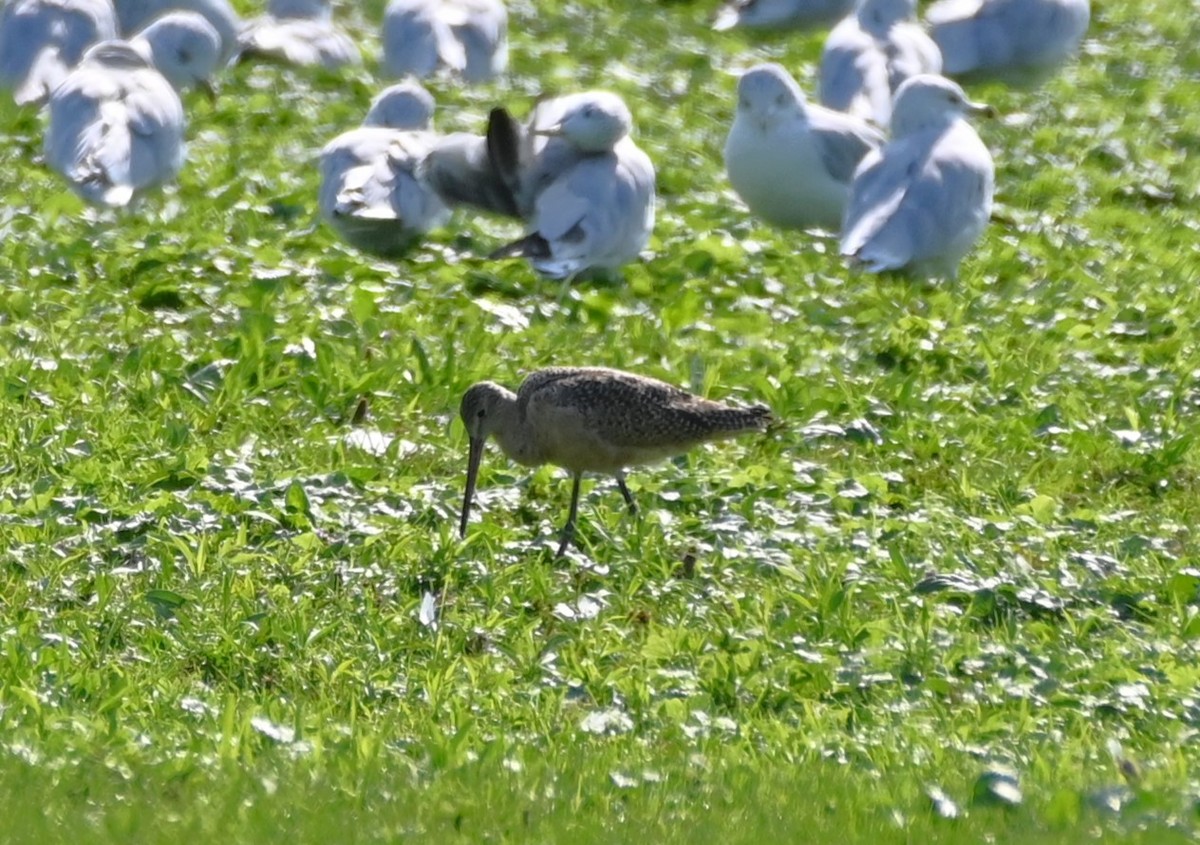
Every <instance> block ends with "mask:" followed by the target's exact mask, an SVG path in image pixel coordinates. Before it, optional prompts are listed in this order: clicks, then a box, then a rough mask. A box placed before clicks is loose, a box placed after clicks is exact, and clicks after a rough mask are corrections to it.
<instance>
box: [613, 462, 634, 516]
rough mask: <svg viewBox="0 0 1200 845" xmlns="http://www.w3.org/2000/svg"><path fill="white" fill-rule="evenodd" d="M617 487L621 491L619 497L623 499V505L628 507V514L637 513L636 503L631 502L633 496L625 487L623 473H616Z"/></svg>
mask: <svg viewBox="0 0 1200 845" xmlns="http://www.w3.org/2000/svg"><path fill="white" fill-rule="evenodd" d="M617 487H618V488H620V490H621V495H622V496H624V497H625V504H627V505H628V506H629V512H630V513H637V502H635V501H634V500H633V494H632V493H630V492H629V488H628V487H626V486H625V473H624V472H623V471H622V472H618V473H617Z"/></svg>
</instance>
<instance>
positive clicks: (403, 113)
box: [363, 80, 434, 130]
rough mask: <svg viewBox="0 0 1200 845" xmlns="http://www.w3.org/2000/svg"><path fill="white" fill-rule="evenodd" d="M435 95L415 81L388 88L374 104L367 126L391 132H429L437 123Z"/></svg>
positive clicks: (373, 101) (378, 95)
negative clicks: (431, 126)
mask: <svg viewBox="0 0 1200 845" xmlns="http://www.w3.org/2000/svg"><path fill="white" fill-rule="evenodd" d="M433 109H434V102H433V95H432V94H430V93H429V92H428V91H427V90H425V86H424V85H422V84H421V83H420V82H417V81H415V80H406V81H404V82H399V83H397V84H395V85H392V86H389V87H387V88H384V89H383V90H382V91H380V92H379V94H377V95H376V97H375V99H374V100H372V101H371V108H370V109H369V110H368V111H367V116H366V118H365V119H364V120H363V126H384V127H387V128H388V129H409V130H417V129H428V128H429V124H430V123H431V122H432V121H433Z"/></svg>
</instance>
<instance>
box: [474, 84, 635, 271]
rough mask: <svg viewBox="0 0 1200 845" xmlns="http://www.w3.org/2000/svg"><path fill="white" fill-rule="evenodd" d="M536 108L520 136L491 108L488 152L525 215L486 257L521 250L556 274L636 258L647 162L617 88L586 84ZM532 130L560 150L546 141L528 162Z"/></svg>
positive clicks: (534, 135) (611, 267)
mask: <svg viewBox="0 0 1200 845" xmlns="http://www.w3.org/2000/svg"><path fill="white" fill-rule="evenodd" d="M535 115H536V118H537V120H538V121H542V120H543V119H546V120H548V122H546V123H541V122H539V123H537V124H535V127H534V128H532V129H530V130H528V131H527V132H526V133H525V134H524V135H523V134H522V133H521V132H520V128H519V127H518V126H517V124H516V122H515V121H512V120H511V119H507V120H506V118H507V112H503V111H500V112H496V111H493V114H492V120H490V121H489V126H488V138H487V143H488V153H489V160H490V162H491V164H492V166H493V168H494V170H495V173H496V174H497V175H498V176H499V179H500V181H502V182H503V183H505V184H507V185H508V186H509V189H510V196H511V197H512V207H513V209H514V210H516V211H517V212H518V214H519V215H520V216H522V217H523V218H525V219H526V220H527V223H528V234H527V235H526V236H525V237H523V238H521V239H519V240H517V241H514V242H513V243H510V244H507V245H505V246H503V247H501V248H500V249H498V250H496V251H495V252H493V253H492V254H491V255H490V256H489V257H490V258H514V257H523V258H527V259H529V261H530V262H531V263H532V264H533V267H534V269H535V270H537V271H538V272H539V273H541V274H542V275H544V276H549V277H550V278H555V279H570V278H572V277H574V276H576V275H577V274H579V273H582V272H584V271H587V270H615V269H617V268H618V267H620V266H622V265H624V264H628V263H629V262H631V261H633V260H634V259H636V258H637V256H638V253H639V252H641V250H642V249H643V248H644V247H645V246H646V242H647V241H648V240H649V239H650V233H651V231H653V229H654V201H655V192H654V165H653V164H652V163H651V162H650V158H649V157H648V156H647V155H646V154H645V153H644V152H642V150H641V149H640V148H639V147H638V146H637V144H635V143H634V142H633V140H632V139H631V138H630V137H629V133H630V130H631V129H632V127H633V116H632V115H631V114H630V112H629V107H628V106H626V105H625V102H624V100H622V99H621V98H620V97H618V96H617V95H616V94H613V93H610V92H608V91H588V92H584V93H581V94H574V95H569V96H567V97H560V98H558V99H557V100H554V101H552V102H551V103H549V104H545V106H544V107H542V108H539V109H537V110H536V111H535ZM530 138H533V139H537V138H547V139H549V140H550V141H554V142H557V143H555V144H554V147H553V148H554V149H555V150H557V151H558V152H556V153H553V154H549V153H546V151H547V150H548V149H550V148H551V147H550V144H549V143H547V144H545V145H544V146H542V147H541V152H542V153H543V155H540V156H539V155H537V154H536V153H535V154H534V158H533V159H532V161H530V160H529V159H528V158H527V157H526V154H527V153H528V148H527V147H526V142H527V141H528V139H530ZM534 149H535V150H536V147H535V148H534ZM531 164H532V167H530V165H531ZM526 209H528V210H529V213H528V214H527V215H526V214H524V212H525V211H526Z"/></svg>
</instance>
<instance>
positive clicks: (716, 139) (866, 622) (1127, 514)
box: [0, 0, 1200, 845]
mask: <svg viewBox="0 0 1200 845" xmlns="http://www.w3.org/2000/svg"><path fill="white" fill-rule="evenodd" d="M1182 5H1183V6H1184V7H1186V9H1184V8H1181V4H1179V3H1178V2H1177V1H1176V0H1147V2H1144V3H1143V2H1135V0H1099V2H1097V3H1096V8H1095V9H1094V13H1093V25H1092V30H1091V32H1090V34H1089V38H1088V41H1087V43H1086V45H1085V50H1084V53H1083V55H1082V56H1081V58H1080V60H1079V62H1078V63H1076V64H1075V65H1073V66H1071V67H1069V68H1068V69H1067V70H1066V71H1065V72H1064V73H1063V74H1061V75H1060V76H1059V77H1057V78H1055V79H1054V80H1052V81H1051V82H1049V83H1048V84H1047V85H1045V86H1044V87H1043V88H1041V89H1037V90H1033V91H1014V90H1009V89H1006V88H1003V87H999V86H992V87H977V88H974V89H972V90H971V92H970V93H971V94H972V95H973V96H975V97H976V98H977V99H985V100H987V101H989V102H991V103H992V104H993V105H995V106H996V107H997V108H999V109H1000V111H1001V112H1002V114H1003V117H1002V118H1001V119H1000V120H998V121H994V122H989V123H983V124H981V125H980V127H979V128H980V133H981V135H982V137H983V138H984V140H985V141H986V143H987V144H988V145H989V147H990V148H991V149H992V150H993V152H994V154H995V156H996V159H997V180H996V181H997V188H998V194H997V201H998V209H997V215H996V219H995V220H994V221H993V223H992V225H991V226H990V228H989V229H988V231H987V233H986V235H985V237H984V239H983V241H982V242H981V244H980V246H979V247H978V248H977V249H976V250H975V251H974V252H973V253H972V255H971V256H969V257H968V259H967V261H966V262H965V263H964V265H963V268H962V277H961V279H960V281H959V282H958V283H957V284H954V285H948V286H944V287H940V288H926V287H921V286H916V285H912V284H909V283H906V282H903V281H899V280H894V279H876V278H873V277H869V276H864V275H859V274H856V273H854V272H851V271H848V270H847V269H845V268H844V267H843V266H842V264H841V262H840V261H838V260H836V258H834V257H833V256H831V254H830V253H832V252H836V250H835V247H834V244H833V242H831V241H828V240H824V241H823V240H819V239H814V238H812V237H809V236H806V235H802V234H795V233H780V232H775V231H772V230H769V229H766V228H763V227H759V226H757V225H755V223H754V222H753V221H752V220H750V219H749V218H748V216H747V214H746V212H745V209H744V208H743V207H742V206H741V205H740V204H739V203H738V202H737V200H736V199H735V198H734V197H733V195H732V193H731V192H730V189H729V187H728V185H727V183H726V182H725V180H724V177H723V175H722V167H721V162H720V151H721V147H722V145H723V142H724V136H725V132H726V130H727V127H728V124H729V121H730V118H731V111H732V103H733V99H734V98H733V88H734V85H735V81H736V80H735V75H734V74H735V72H736V71H737V70H739V69H742V68H744V67H746V66H748V65H749V64H752V63H753V62H755V61H758V60H761V59H766V58H771V59H776V60H779V61H782V62H784V63H785V64H786V65H787V66H788V67H789V68H792V69H793V70H794V71H796V72H797V74H798V75H799V76H800V77H801V80H802V82H803V83H804V84H805V86H806V87H807V88H808V89H809V90H812V84H811V83H812V72H813V66H814V63H815V61H816V59H817V57H818V55H819V52H820V43H821V39H820V36H819V35H814V36H812V37H805V36H802V35H801V36H792V37H789V38H768V39H766V40H758V39H753V38H749V37H745V36H742V35H740V34H722V35H718V34H716V33H711V32H709V31H708V30H707V28H706V16H707V15H708V14H710V12H711V10H710V9H709V8H707V7H704V6H702V5H700V4H699V3H693V4H689V3H635V2H627V3H621V4H602V3H599V2H581V3H572V4H564V3H560V2H553V1H551V2H539V3H537V4H533V3H529V2H524V3H521V4H518V5H514V6H513V7H512V17H513V20H512V29H513V35H512V40H513V46H512V54H513V65H514V67H513V73H512V74H511V76H510V77H509V78H508V79H507V80H506V81H505V82H502V83H500V84H498V85H496V86H494V87H492V88H482V89H476V90H472V91H462V90H458V89H456V87H455V86H453V85H451V84H448V83H443V84H434V85H432V86H431V88H432V90H433V91H434V93H435V95H436V96H437V98H438V102H439V105H440V112H439V115H438V117H437V120H438V123H439V126H440V127H441V128H442V129H445V130H450V129H457V128H465V129H472V130H478V129H480V128H481V126H482V123H483V121H484V119H485V116H486V113H487V109H488V108H489V107H490V106H491V105H492V104H494V103H496V102H506V103H509V104H511V105H513V106H514V107H515V108H516V109H518V110H521V109H522V108H523V107H524V105H525V104H526V103H529V102H531V101H532V98H533V97H534V96H536V95H537V94H538V93H539V92H542V91H550V92H565V91H569V90H573V89H578V88H584V87H594V86H604V87H608V88H612V89H614V90H617V91H619V92H620V93H621V94H623V95H624V96H625V97H626V99H627V101H628V102H629V103H630V105H631V107H632V109H633V111H634V114H635V117H636V120H637V130H636V134H637V138H638V140H639V142H640V143H641V144H642V146H643V147H644V148H645V149H646V150H647V151H648V153H649V154H650V156H651V157H652V158H653V159H654V161H655V162H656V164H657V166H658V169H659V173H658V179H659V190H660V206H659V222H658V226H657V229H656V234H655V237H654V239H653V240H652V242H651V246H650V250H649V255H648V256H647V260H646V261H644V262H643V263H641V264H638V265H635V266H631V267H629V268H628V269H627V271H626V273H625V278H624V281H623V282H621V283H615V282H590V283H582V284H579V285H577V286H575V287H572V288H569V289H565V290H564V289H561V288H560V286H559V285H558V284H557V283H548V282H543V281H540V280H538V279H537V278H536V277H535V276H534V275H533V274H532V273H531V272H530V271H529V270H528V268H526V267H525V266H524V265H523V264H521V263H519V262H505V263H501V264H489V263H487V262H485V261H483V260H482V259H481V258H480V257H479V256H481V255H483V254H486V253H487V252H488V251H489V250H490V249H492V248H493V247H495V246H496V245H498V244H500V243H501V242H502V241H503V240H504V239H505V238H509V237H513V236H515V235H517V234H519V230H518V229H516V228H514V227H513V226H511V225H509V224H507V223H505V222H502V221H495V220H484V219H478V218H472V217H470V216H469V215H461V216H458V217H456V218H455V220H454V222H453V223H452V225H451V226H450V227H448V228H447V229H446V230H444V231H441V232H438V233H436V234H434V235H433V236H432V237H431V238H430V239H429V241H428V242H427V243H425V244H423V245H421V246H419V247H418V248H417V249H415V250H414V251H413V253H412V254H411V255H410V256H408V257H406V258H405V259H403V260H401V261H398V262H395V263H390V262H381V261H376V260H372V259H369V258H367V257H364V256H363V255H360V254H358V253H356V252H354V251H352V250H350V249H348V248H343V247H341V246H339V245H338V244H337V243H336V242H335V241H334V239H333V237H332V235H331V233H330V232H329V231H328V229H326V228H325V227H323V226H321V225H319V223H318V222H317V220H316V218H315V207H316V201H315V197H316V184H317V175H316V168H315V157H316V153H317V151H318V150H319V149H320V147H321V145H322V144H323V143H324V142H325V141H326V140H328V139H329V138H331V137H332V136H333V135H335V134H337V133H338V132H340V131H342V130H344V129H346V128H349V127H350V126H352V125H355V124H356V123H357V122H358V121H359V120H360V119H361V116H362V115H363V114H364V112H365V110H366V107H367V103H368V100H369V99H370V96H371V94H372V93H373V92H374V91H375V90H376V89H377V88H378V87H379V85H380V82H379V81H378V80H376V79H375V78H374V77H373V76H372V73H371V70H372V68H373V62H368V64H367V66H366V68H365V69H357V70H351V71H347V72H345V73H343V74H330V73H302V72H294V71H289V70H283V69H278V68H272V67H238V68H235V69H233V70H232V71H231V72H230V73H229V74H228V76H227V77H226V78H225V79H223V80H222V96H221V97H220V98H219V100H218V101H217V102H216V103H215V104H211V105H210V104H209V103H208V102H206V101H204V100H203V98H202V97H195V98H190V99H189V100H188V103H187V105H188V108H189V113H190V116H191V120H190V129H189V138H190V152H189V161H188V164H187V167H186V169H185V171H184V173H183V174H182V176H181V178H180V180H179V183H178V185H177V186H173V187H171V188H169V189H168V190H167V191H166V192H165V193H163V194H161V195H156V196H152V197H150V198H148V199H147V200H146V201H145V202H143V203H142V204H141V205H140V206H139V207H137V208H136V209H134V210H133V211H131V212H128V213H125V214H120V215H112V216H109V215H97V214H95V213H94V212H91V211H89V210H87V209H86V208H84V207H83V205H82V204H81V203H80V202H79V201H77V200H76V199H75V198H74V197H73V196H72V195H70V194H69V192H68V191H67V190H66V188H65V187H64V186H63V184H62V183H60V182H59V181H58V179H57V178H56V177H54V176H53V174H51V173H49V172H48V171H47V170H46V169H45V167H44V165H43V164H42V163H41V161H40V144H41V140H40V139H41V127H40V123H39V119H38V117H37V116H36V115H35V114H33V113H30V112H28V111H19V110H17V109H16V108H15V107H13V106H12V104H11V102H8V101H7V100H5V101H4V102H2V103H0V133H2V136H3V142H2V143H0V191H2V192H3V197H4V202H3V204H2V206H0V818H2V819H3V822H2V823H0V841H11V842H39V843H41V842H55V841H70V842H72V843H75V844H76V845H82V843H92V842H97V843H101V842H114V843H116V842H120V843H131V842H164V843H167V842H171V843H174V842H179V841H186V838H187V837H190V838H191V841H195V842H217V841H222V842H278V841H289V842H329V841H342V842H391V841H396V840H399V839H405V838H415V839H421V838H425V839H428V840H430V841H451V840H457V839H460V838H461V839H463V840H466V841H478V840H485V841H493V842H496V841H545V842H565V841H572V842H614V841H630V840H634V839H643V840H645V841H649V842H658V841H664V842H666V841H689V842H711V841H724V842H752V841H753V842H761V841H764V838H765V837H774V838H775V839H776V840H778V841H786V842H829V841H832V840H834V839H836V840H838V841H843V842H922V843H924V842H980V841H996V842H1021V843H1029V842H1048V843H1049V842H1053V843H1060V842H1071V841H1141V842H1155V843H1157V842H1173V841H1187V840H1190V839H1191V838H1192V837H1195V836H1196V835H1197V830H1198V821H1200V773H1198V771H1197V764H1198V763H1200V740H1198V731H1200V659H1198V658H1200V655H1198V649H1197V643H1198V641H1200V559H1198V557H1200V556H1198V553H1197V549H1198V543H1197V532H1196V526H1197V524H1200V477H1198V475H1197V473H1198V470H1200V459H1198V456H1197V450H1196V434H1197V423H1196V417H1197V413H1198V411H1200V384H1198V377H1200V348H1198V346H1197V341H1196V335H1195V326H1196V325H1198V324H1200V295H1198V293H1197V281H1198V276H1200V272H1198V269H1197V268H1200V255H1198V251H1197V244H1198V242H1200V237H1198V235H1197V224H1196V220H1197V217H1196V207H1197V206H1196V201H1197V192H1198V186H1200V112H1198V111H1197V109H1196V106H1195V104H1196V103H1197V102H1198V101H1200V54H1197V52H1196V51H1195V49H1194V44H1195V43H1196V36H1197V25H1196V22H1195V14H1194V11H1195V10H1194V8H1192V6H1193V4H1188V3H1185V4H1182ZM381 7H382V3H381V2H379V0H376V2H372V3H368V4H365V6H364V11H363V12H362V13H361V15H362V16H361V17H358V18H354V17H351V21H352V22H356V24H357V26H358V28H359V30H360V31H361V32H363V33H367V34H368V36H369V37H370V38H371V39H372V40H371V42H370V43H371V44H374V40H373V38H374V22H375V21H378V19H379V14H380V11H381ZM535 7H536V12H535ZM243 10H248V9H246V8H245V7H243ZM355 14H360V13H358V12H355ZM567 47H569V48H570V52H569V53H568V52H566V48H567ZM551 364H589V365H606V366H615V367H621V368H625V369H630V370H635V371H637V372H641V373H645V374H648V375H652V376H657V377H660V378H664V379H667V380H670V381H673V382H676V383H680V384H684V385H687V386H689V387H691V388H693V389H695V390H697V391H699V392H702V393H704V394H706V395H709V396H712V397H715V398H722V399H725V398H728V399H731V400H732V401H741V402H765V403H767V404H769V405H770V406H771V407H772V408H773V409H774V410H775V412H776V414H777V415H778V416H779V417H781V418H782V419H783V420H784V421H785V423H786V424H785V425H784V426H782V427H781V428H780V429H779V430H778V431H774V432H772V433H771V434H770V435H768V436H766V437H761V438H753V437H751V438H746V439H742V440H739V441H737V442H733V443H727V444H722V445H720V446H715V447H711V448H706V449H699V450H696V451H695V452H693V453H692V454H690V455H689V456H687V457H686V458H681V459H679V460H676V461H673V462H670V463H667V464H664V465H662V466H658V467H653V468H648V469H645V470H641V471H636V472H634V473H632V474H631V476H630V486H631V488H632V489H633V492H634V494H635V495H636V496H637V497H638V499H639V501H640V503H641V505H642V512H641V515H640V516H637V517H630V516H628V515H626V513H625V512H624V508H623V505H622V502H621V497H620V496H619V495H618V493H617V491H616V488H615V485H613V484H612V482H611V481H610V480H608V479H599V480H594V481H589V482H588V484H586V485H585V488H584V501H583V502H582V504H581V526H580V540H581V545H582V548H583V551H577V552H573V553H571V554H570V555H569V556H568V558H566V559H564V560H555V559H554V558H553V551H554V548H555V539H556V532H557V527H558V526H559V525H561V522H562V520H563V519H564V517H565V513H566V506H567V498H568V494H569V487H570V485H569V483H568V482H567V480H566V477H565V474H564V473H562V472H561V471H558V470H555V469H553V468H550V467H547V468H544V469H541V470H539V471H536V472H532V473H530V472H527V471H525V470H524V469H522V468H520V467H517V466H515V465H513V464H511V463H509V462H507V461H506V460H505V459H504V458H503V456H501V455H500V454H499V453H498V451H497V450H496V449H495V448H494V447H491V448H490V449H489V452H488V454H487V455H486V456H485V459H484V469H483V473H482V477H481V484H482V487H481V491H480V497H479V507H478V508H477V514H476V516H475V517H474V521H473V523H472V526H471V530H470V532H469V533H468V537H467V539H466V540H465V541H460V540H459V538H458V536H457V525H456V516H457V511H458V507H459V505H460V502H461V495H462V490H463V480H464V479H463V476H464V473H465V463H466V445H467V444H466V437H465V435H464V433H463V430H462V426H461V424H460V423H459V422H458V419H457V407H458V400H459V397H460V396H461V395H462V393H463V391H464V390H465V389H466V388H467V387H468V386H469V385H470V384H471V383H473V382H474V381H477V380H480V379H484V378H489V379H494V380H496V381H500V382H504V383H508V384H510V385H512V386H515V385H516V384H517V383H518V382H519V380H520V378H521V376H522V374H523V373H525V372H527V371H529V370H531V369H534V368H537V367H541V366H546V365H551ZM364 409H366V411H367V413H366V415H365V417H364V416H363V414H362V411H363V410H364ZM431 611H432V612H431Z"/></svg>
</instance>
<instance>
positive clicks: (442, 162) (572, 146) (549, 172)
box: [422, 92, 636, 222]
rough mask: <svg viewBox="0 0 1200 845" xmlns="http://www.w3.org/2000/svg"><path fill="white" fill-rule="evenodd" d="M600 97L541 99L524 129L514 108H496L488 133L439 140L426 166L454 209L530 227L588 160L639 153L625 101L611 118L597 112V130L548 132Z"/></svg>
mask: <svg viewBox="0 0 1200 845" xmlns="http://www.w3.org/2000/svg"><path fill="white" fill-rule="evenodd" d="M595 94H596V92H584V93H581V94H568V95H566V96H563V97H553V98H551V99H548V100H542V101H540V102H539V103H537V105H535V106H534V108H533V111H532V113H531V114H530V115H529V117H528V118H527V119H526V121H525V123H524V124H523V125H522V124H521V123H519V122H518V121H517V120H516V119H515V118H514V117H513V116H512V115H511V114H510V113H509V111H508V109H506V108H504V107H502V106H500V107H497V108H494V109H492V111H491V114H490V115H489V116H488V125H487V134H486V135H474V134H471V133H468V132H456V133H453V134H451V135H446V136H444V137H443V138H441V139H439V140H438V143H437V146H436V147H435V148H434V150H433V151H432V152H431V153H430V154H429V156H427V157H426V159H425V162H424V164H423V165H422V167H423V169H424V173H425V178H426V179H427V180H428V181H429V183H430V184H431V185H432V186H433V187H434V189H435V190H436V191H437V192H438V194H439V195H440V196H441V197H442V199H444V200H445V201H446V202H447V203H449V204H450V205H453V206H466V207H469V208H475V209H478V210H481V211H487V212H490V213H492V214H500V215H503V216H505V217H512V218H515V219H517V220H521V221H524V222H528V221H529V220H530V219H532V217H533V216H534V212H535V203H536V200H537V198H538V195H539V194H540V193H541V192H542V191H544V190H545V189H546V188H547V187H549V185H550V184H551V183H553V182H554V181H555V180H556V179H558V177H559V176H561V175H562V174H563V173H565V172H566V171H568V170H569V169H570V168H572V167H574V166H575V164H576V163H578V162H579V161H580V160H581V159H583V158H585V157H587V156H590V155H597V154H606V153H608V152H609V151H610V150H612V151H615V152H616V153H617V154H618V155H624V154H626V153H627V151H628V148H630V147H634V148H636V147H635V145H634V142H633V140H632V139H631V138H630V137H629V136H628V128H627V124H628V123H632V118H631V117H630V118H628V119H627V120H626V118H624V117H623V114H624V113H625V112H627V111H628V109H625V108H624V104H623V103H621V104H617V103H613V104H612V106H611V112H612V116H611V117H609V118H605V117H604V113H603V110H601V111H600V112H597V113H596V114H595V119H594V121H593V122H594V123H595V126H593V127H592V131H590V132H587V133H585V132H582V131H577V132H575V133H571V134H563V133H558V132H554V131H545V130H546V129H547V128H548V127H555V126H559V125H560V124H561V123H562V121H563V118H564V117H565V116H566V115H567V114H568V113H569V112H570V111H572V110H573V109H575V108H577V107H579V106H584V105H587V104H588V103H590V102H591V101H592V98H594V96H595ZM606 96H615V95H606ZM622 110H624V111H622Z"/></svg>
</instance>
